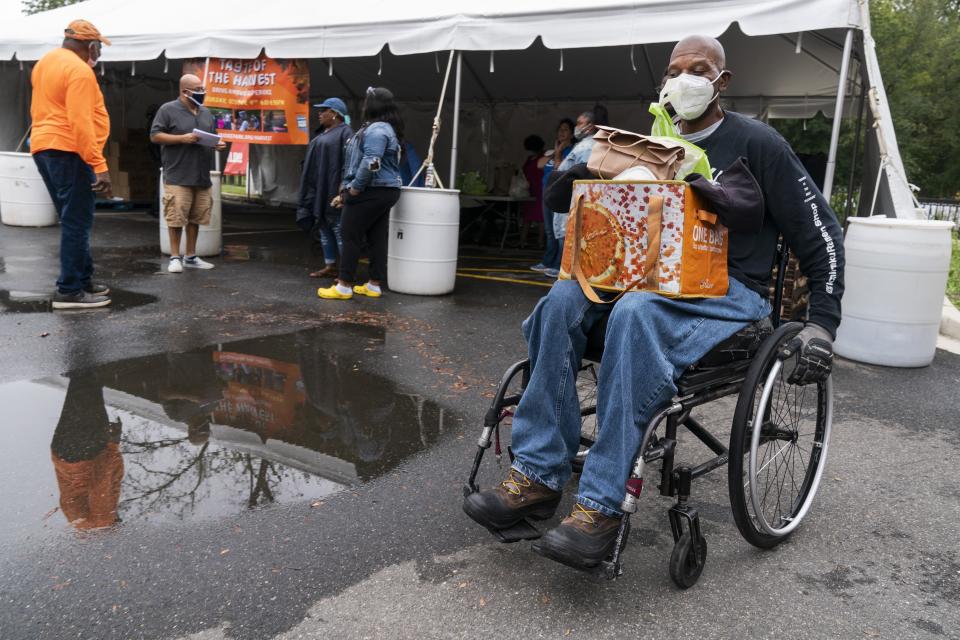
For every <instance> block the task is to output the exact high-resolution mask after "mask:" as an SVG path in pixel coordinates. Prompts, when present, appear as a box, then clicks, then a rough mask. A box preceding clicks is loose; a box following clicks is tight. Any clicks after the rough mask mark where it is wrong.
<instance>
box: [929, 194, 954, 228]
mask: <svg viewBox="0 0 960 640" xmlns="http://www.w3.org/2000/svg"><path fill="white" fill-rule="evenodd" d="M920 207H921V208H922V209H923V212H924V213H925V214H926V215H927V220H951V221H952V222H954V223H956V224H957V225H958V226H960V201H957V200H921V201H920Z"/></svg>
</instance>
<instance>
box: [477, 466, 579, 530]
mask: <svg viewBox="0 0 960 640" xmlns="http://www.w3.org/2000/svg"><path fill="white" fill-rule="evenodd" d="M562 495H563V494H562V493H560V492H559V491H554V490H553V489H551V488H550V487H547V486H544V485H542V484H540V483H538V482H534V481H533V480H531V479H530V478H528V477H527V476H525V475H523V474H522V473H520V472H519V471H517V470H516V469H513V468H511V469H510V474H509V475H508V476H507V479H506V480H504V481H503V482H501V483H500V485H499V486H497V487H496V488H494V489H488V490H487V491H480V492H477V493H471V494H470V495H469V496H467V497H466V498H464V500H463V510H464V512H466V514H467V515H468V516H470V517H471V518H473V519H474V520H475V521H477V522H478V523H480V524H482V525H483V526H485V527H486V528H488V529H491V530H497V529H509V528H510V527H512V526H514V525H516V524H517V523H519V522H520V521H521V520H524V519H526V518H530V519H532V520H546V519H547V518H550V517H551V516H553V514H554V512H555V511H556V510H557V505H558V504H560V497H561V496H562Z"/></svg>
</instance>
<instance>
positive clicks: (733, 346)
mask: <svg viewBox="0 0 960 640" xmlns="http://www.w3.org/2000/svg"><path fill="white" fill-rule="evenodd" d="M773 275H774V279H773V280H774V284H773V286H772V287H771V294H770V297H771V302H772V308H773V311H772V313H771V315H770V316H769V317H768V318H765V319H763V320H761V321H759V322H756V323H753V324H751V325H749V326H747V327H746V328H744V329H742V330H741V331H739V332H737V333H736V334H734V335H733V336H731V337H730V338H728V339H727V340H725V341H723V342H722V343H720V344H718V345H717V346H716V347H714V349H713V350H711V351H710V352H709V353H708V354H707V355H706V356H704V357H703V358H702V359H701V360H700V361H699V362H697V363H696V364H695V365H694V366H692V367H690V368H689V369H687V370H686V371H685V372H684V373H683V374H682V375H681V376H680V378H679V379H678V380H677V383H676V384H677V389H678V391H677V394H676V395H675V396H674V398H673V400H672V401H671V402H670V403H669V404H668V405H667V406H665V407H662V408H661V409H660V410H659V411H657V412H656V413H655V414H654V416H653V417H652V418H651V419H650V421H649V423H648V424H647V425H646V426H645V429H644V436H643V440H642V444H641V445H640V449H639V451H638V454H637V456H636V457H635V459H634V462H633V465H632V470H631V472H630V475H629V478H628V480H627V482H626V487H625V489H624V497H623V501H622V503H621V510H622V511H623V514H624V515H623V518H622V519H621V521H620V528H619V531H618V532H617V539H616V544H615V546H614V549H613V552H612V554H611V555H610V556H609V557H608V558H607V559H606V560H604V561H603V562H602V563H601V565H600V571H601V572H602V573H603V574H604V575H605V576H606V577H607V578H608V579H611V580H613V579H616V578H618V577H619V576H620V575H622V574H623V566H622V552H623V549H624V547H625V545H626V543H627V539H628V537H629V534H630V515H631V514H633V513H635V512H636V510H637V504H638V499H639V497H640V494H641V491H642V489H643V482H644V473H645V471H646V469H647V466H648V465H652V464H654V463H658V464H659V480H660V483H659V487H658V489H659V492H660V495H661V496H665V497H667V498H673V499H675V503H674V504H673V506H672V507H671V508H670V510H669V512H668V516H669V521H670V529H671V531H672V534H673V539H674V547H673V552H672V554H671V557H670V563H669V567H670V577H671V578H672V580H673V581H674V583H675V584H676V585H677V586H678V587H680V588H681V589H687V588H689V587H692V586H693V585H694V584H695V583H696V582H697V580H698V579H699V578H700V575H701V573H702V572H703V568H704V565H705V563H706V557H707V542H706V539H705V538H704V535H703V532H702V530H701V527H700V517H699V514H698V512H697V509H696V508H695V507H694V506H692V505H691V503H690V497H691V488H692V483H693V480H695V479H697V478H699V477H701V476H703V475H705V474H707V473H710V472H711V471H714V470H716V469H718V468H720V467H722V466H724V465H727V480H728V482H727V484H728V492H729V496H730V506H731V509H732V511H733V517H734V520H735V522H736V525H737V528H738V529H739V531H740V534H741V535H742V536H743V538H744V539H746V540H747V541H748V542H749V543H751V544H753V545H754V546H756V547H759V548H762V549H769V548H772V547H775V546H776V545H778V544H780V543H781V542H783V541H784V540H786V539H787V538H788V537H789V536H790V534H791V533H792V532H793V531H794V530H795V529H796V528H797V527H798V526H799V524H800V522H801V521H802V520H803V518H804V516H806V514H807V513H808V511H809V509H810V506H811V504H812V502H813V499H814V496H815V495H816V492H817V488H818V487H819V484H820V479H821V477H822V475H823V470H824V468H825V466H826V461H827V449H828V445H829V442H830V430H831V426H832V422H833V383H832V378H831V377H828V378H827V379H826V380H824V381H822V382H819V383H817V384H815V385H808V386H798V385H793V384H790V383H789V382H788V380H789V377H790V373H791V372H792V370H793V368H794V367H795V366H796V362H797V357H798V355H797V354H796V353H794V354H793V355H792V356H789V357H787V356H785V354H784V347H785V345H786V344H787V343H788V342H789V341H790V340H791V339H792V338H793V337H794V336H796V334H797V333H799V331H800V329H801V328H802V327H803V324H802V322H796V321H788V320H784V321H782V319H787V318H794V317H799V316H800V315H801V312H802V308H803V296H804V280H803V279H802V278H801V277H800V276H799V275H798V269H797V265H796V260H795V259H794V258H792V257H791V254H790V252H789V249H788V248H787V247H786V245H785V243H784V242H783V241H782V240H781V241H780V243H779V247H778V251H777V258H776V262H775V265H774V269H773ZM605 329H606V320H604V322H602V323H600V326H598V327H597V328H596V329H595V330H594V331H592V332H591V334H590V335H589V336H588V344H587V349H586V353H585V356H584V358H583V362H582V364H581V368H580V371H579V373H578V380H577V388H578V395H579V399H580V415H581V437H580V450H579V452H578V454H577V456H576V458H575V459H574V460H571V465H572V467H573V470H574V473H578V472H579V471H581V470H582V468H583V461H584V460H585V458H586V457H587V456H588V455H589V453H590V447H591V446H592V445H593V443H594V442H595V440H596V430H597V420H596V411H597V408H596V381H597V376H596V365H597V364H598V363H599V362H600V358H601V356H602V353H603V336H604V332H605ZM529 377H530V365H529V361H527V360H523V361H520V362H517V363H516V364H514V365H513V366H511V367H510V368H508V369H507V371H506V372H505V373H504V375H503V377H502V378H501V380H500V383H499V385H498V388H497V391H496V393H495V394H494V398H493V401H492V403H491V406H490V408H489V409H488V410H487V412H486V414H485V417H484V423H483V431H482V433H481V435H480V439H479V441H478V442H477V451H476V455H475V457H474V461H473V466H472V468H471V471H470V476H469V478H468V480H467V483H466V485H465V486H464V489H463V490H464V495H465V496H466V495H470V494H471V493H475V492H477V491H479V490H480V488H479V486H478V485H477V475H478V472H479V469H480V463H481V460H482V458H483V456H484V453H485V452H486V451H487V450H488V449H489V448H490V447H491V446H494V448H495V454H496V457H497V461H498V463H499V462H500V459H501V455H502V449H503V447H502V440H501V429H502V428H509V427H508V423H509V422H510V420H511V419H512V416H513V410H514V409H515V407H516V406H517V404H518V403H519V402H520V398H521V397H522V395H523V392H524V389H525V388H526V386H527V383H528V381H529ZM728 396H737V399H736V408H735V410H734V415H733V423H732V427H731V433H730V439H729V443H728V444H727V445H726V446H725V445H724V443H723V442H721V441H720V440H719V439H718V438H717V437H716V436H714V435H713V433H711V432H710V431H709V430H708V429H707V428H706V427H705V426H704V425H703V424H701V423H700V422H699V421H698V420H697V419H696V418H694V417H693V415H692V414H693V411H694V409H696V408H697V407H702V406H703V405H706V404H707V403H710V402H714V401H716V400H719V399H720V398H725V397H728ZM664 425H665V426H664ZM661 426H663V430H662V431H663V433H662V435H661V434H660V430H661ZM680 427H683V428H685V429H686V430H687V431H688V432H689V433H691V434H692V435H693V436H695V437H696V438H697V439H698V440H699V441H700V442H702V443H703V444H704V445H706V446H707V447H708V448H709V449H710V450H711V452H712V453H713V454H714V457H712V458H710V459H709V460H705V461H703V462H702V463H700V464H697V465H696V466H688V465H681V466H677V465H676V464H675V456H676V452H677V442H678V430H679V429H680ZM506 448H507V452H508V454H509V457H510V461H511V462H512V460H513V452H512V451H511V450H510V447H509V446H507V447H506ZM493 533H494V534H495V535H496V537H497V538H498V539H499V540H500V541H501V542H505V543H509V542H517V541H519V540H534V539H536V538H539V537H540V532H539V531H538V530H537V529H536V528H535V527H534V526H533V525H532V524H530V522H529V521H527V520H525V521H522V522H520V523H519V524H518V525H516V526H514V527H512V528H510V529H505V530H495V531H493Z"/></svg>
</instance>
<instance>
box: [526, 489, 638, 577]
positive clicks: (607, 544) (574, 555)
mask: <svg viewBox="0 0 960 640" xmlns="http://www.w3.org/2000/svg"><path fill="white" fill-rule="evenodd" d="M619 528H620V518H611V517H610V516H605V515H603V514H602V513H600V512H599V511H597V510H595V509H590V508H589V507H585V506H583V505H582V504H580V503H579V502H578V503H577V504H575V505H574V507H573V512H572V513H571V514H570V515H569V516H567V517H566V518H564V519H563V522H561V523H560V525H559V526H557V527H556V528H554V529H551V530H550V531H547V532H546V533H545V534H544V535H543V538H541V539H540V540H538V541H537V542H535V543H534V545H533V550H534V551H536V552H537V553H539V554H540V555H542V556H546V557H548V558H550V559H551V560H556V561H557V562H561V563H563V564H565V565H567V566H568V567H573V568H574V569H592V568H594V567H596V566H597V565H599V564H600V563H601V562H602V561H603V560H604V559H605V558H606V557H607V556H609V555H610V554H611V553H613V547H614V545H615V544H616V542H617V530H618V529H619Z"/></svg>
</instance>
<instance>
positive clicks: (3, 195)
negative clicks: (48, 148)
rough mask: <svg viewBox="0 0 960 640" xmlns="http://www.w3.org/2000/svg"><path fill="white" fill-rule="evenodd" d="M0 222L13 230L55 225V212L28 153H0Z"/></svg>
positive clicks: (48, 194)
mask: <svg viewBox="0 0 960 640" xmlns="http://www.w3.org/2000/svg"><path fill="white" fill-rule="evenodd" d="M0 221H2V222H3V224H7V225H10V226H12V227H50V226H53V225H55V224H57V209H56V207H54V206H53V200H51V199H50V193H49V192H48V191H47V186H46V185H45V184H44V182H43V178H41V177H40V171H39V170H37V165H36V163H34V161H33V157H32V156H31V155H30V154H29V153H14V152H2V153H0Z"/></svg>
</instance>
